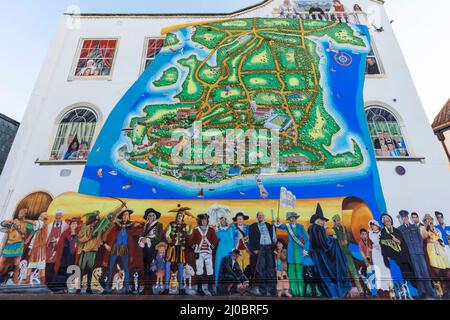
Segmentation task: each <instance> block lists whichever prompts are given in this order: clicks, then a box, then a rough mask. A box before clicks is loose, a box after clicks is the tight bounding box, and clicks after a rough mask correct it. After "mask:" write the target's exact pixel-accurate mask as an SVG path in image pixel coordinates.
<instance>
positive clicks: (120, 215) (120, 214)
mask: <svg viewBox="0 0 450 320" xmlns="http://www.w3.org/2000/svg"><path fill="white" fill-rule="evenodd" d="M126 212H128V214H129V215H130V216H131V215H132V214H133V213H134V211H133V210H131V209H123V210H122V211H120V212H119V213H118V214H117V219H119V220H120V219H122V217H123V214H124V213H126Z"/></svg>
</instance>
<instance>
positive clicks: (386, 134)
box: [366, 106, 409, 157]
mask: <svg viewBox="0 0 450 320" xmlns="http://www.w3.org/2000/svg"><path fill="white" fill-rule="evenodd" d="M366 117H367V122H368V124H369V130H370V137H371V139H372V142H373V146H374V148H375V153H376V155H377V156H378V157H408V156H409V152H408V147H407V146H406V143H405V140H404V137H403V134H402V130H401V128H400V125H399V124H398V121H397V119H396V118H395V116H394V115H393V114H392V113H391V112H390V111H389V110H387V109H386V108H384V107H381V106H370V107H369V108H367V109H366Z"/></svg>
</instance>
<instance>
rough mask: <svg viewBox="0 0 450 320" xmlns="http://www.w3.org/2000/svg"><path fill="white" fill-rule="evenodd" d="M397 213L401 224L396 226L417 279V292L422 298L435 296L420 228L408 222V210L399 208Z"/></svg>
mask: <svg viewBox="0 0 450 320" xmlns="http://www.w3.org/2000/svg"><path fill="white" fill-rule="evenodd" d="M399 215H400V217H401V220H402V225H401V226H400V227H398V230H400V232H401V233H402V236H403V239H404V240H405V242H406V245H407V247H408V251H409V256H410V258H411V264H412V267H413V270H414V274H415V277H416V279H417V286H418V288H417V289H418V290H419V294H420V296H421V297H422V298H425V297H435V296H436V294H435V292H434V290H433V287H432V286H431V281H430V273H429V272H428V266H427V263H426V260H425V252H424V250H423V249H424V246H423V239H422V236H421V234H420V229H419V227H417V226H416V225H415V224H412V223H410V222H409V212H408V211H406V210H401V211H400V212H399Z"/></svg>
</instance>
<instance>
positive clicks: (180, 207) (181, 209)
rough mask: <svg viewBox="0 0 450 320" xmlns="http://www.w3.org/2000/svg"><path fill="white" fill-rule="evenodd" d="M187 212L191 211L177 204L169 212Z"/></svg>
mask: <svg viewBox="0 0 450 320" xmlns="http://www.w3.org/2000/svg"><path fill="white" fill-rule="evenodd" d="M188 210H191V208H188V207H182V206H181V205H180V204H179V205H178V206H177V207H176V208H175V209H172V210H169V212H176V213H178V212H180V211H188Z"/></svg>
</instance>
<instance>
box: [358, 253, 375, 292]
mask: <svg viewBox="0 0 450 320" xmlns="http://www.w3.org/2000/svg"><path fill="white" fill-rule="evenodd" d="M359 274H360V276H361V278H362V279H363V280H364V284H365V285H366V288H367V290H368V291H369V292H368V293H370V295H371V296H372V297H376V296H378V290H377V287H376V278H375V269H374V268H373V266H372V264H371V262H370V260H369V259H366V260H365V267H361V269H360V270H359Z"/></svg>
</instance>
